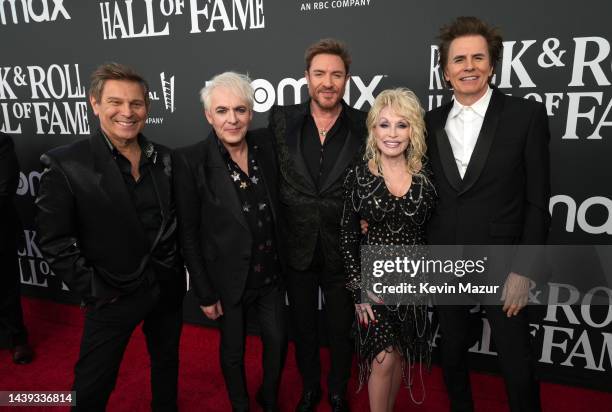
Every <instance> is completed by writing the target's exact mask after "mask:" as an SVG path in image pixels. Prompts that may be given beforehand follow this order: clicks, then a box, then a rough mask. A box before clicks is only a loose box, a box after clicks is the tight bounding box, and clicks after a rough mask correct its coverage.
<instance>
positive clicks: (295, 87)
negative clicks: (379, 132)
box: [251, 74, 386, 113]
mask: <svg viewBox="0 0 612 412" xmlns="http://www.w3.org/2000/svg"><path fill="white" fill-rule="evenodd" d="M385 76H386V75H383V74H378V75H375V76H374V77H372V79H371V80H370V81H369V82H368V83H367V84H366V82H364V80H362V78H361V77H359V76H351V78H350V80H349V82H348V83H347V84H346V90H345V92H344V101H345V102H346V103H347V104H349V105H351V106H352V107H354V108H355V109H361V108H362V107H363V106H364V105H365V104H366V103H368V104H370V105H372V103H374V92H375V91H376V87H377V86H378V84H379V83H380V81H381V80H382V79H383V78H384V77H385ZM251 85H252V86H253V89H254V90H255V105H254V107H253V110H254V111H256V112H259V113H261V112H266V111H268V110H270V108H272V106H273V105H274V104H279V105H284V104H297V103H300V102H301V101H302V89H305V88H306V79H305V78H304V77H302V78H300V79H293V78H291V77H287V78H284V79H282V80H281V81H279V82H278V85H277V86H276V88H275V87H274V86H273V85H272V83H270V82H269V81H268V80H266V79H256V80H253V81H252V82H251ZM355 87H356V88H357V93H359V97H357V99H356V100H355V99H354V97H355V93H354V92H355V90H354V88H355ZM286 89H288V90H289V91H288V92H287V90H286ZM285 97H289V101H287V102H285ZM351 100H353V101H351Z"/></svg>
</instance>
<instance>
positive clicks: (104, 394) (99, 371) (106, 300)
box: [36, 63, 185, 412]
mask: <svg viewBox="0 0 612 412" xmlns="http://www.w3.org/2000/svg"><path fill="white" fill-rule="evenodd" d="M89 99H90V103H91V105H92V108H93V111H94V113H95V115H96V116H97V117H98V118H99V120H100V129H99V130H98V131H97V132H95V133H94V134H93V135H92V136H91V137H90V138H89V139H86V140H81V141H77V142H75V143H72V144H70V145H67V146H61V147H58V148H55V149H53V150H51V151H49V152H48V153H46V154H44V155H43V156H42V157H41V161H42V163H43V165H44V166H45V171H44V173H43V176H42V179H41V183H40V190H39V196H38V199H37V201H36V204H37V207H38V214H37V224H38V236H39V243H40V249H41V251H42V253H43V255H44V257H45V259H47V261H48V262H49V264H50V266H51V269H52V270H53V272H54V273H55V274H56V275H58V276H59V277H60V278H61V279H62V280H63V281H64V282H65V283H66V284H67V285H68V287H69V288H70V290H72V291H73V292H75V293H77V294H78V295H79V296H80V297H81V299H82V300H83V302H84V304H85V305H86V314H85V324H84V327H83V337H82V340H81V349H80V354H79V359H78V362H77V364H76V366H75V370H74V374H75V377H74V385H73V390H74V391H76V407H75V410H80V411H87V412H91V411H103V410H105V407H106V403H107V401H108V398H109V396H110V394H111V391H112V390H113V388H114V386H115V380H116V378H117V373H118V371H119V365H120V363H121V359H122V356H123V352H124V350H125V348H126V346H127V344H128V341H129V339H130V336H131V334H132V332H133V330H134V328H136V327H137V326H138V324H139V323H140V322H142V321H144V323H143V331H144V333H145V337H146V340H147V347H148V350H149V355H150V358H151V390H152V403H151V406H152V409H153V410H154V411H175V410H176V409H177V379H178V344H179V338H180V333H181V326H182V298H183V295H184V291H185V274H184V269H183V265H182V261H181V259H180V256H179V253H178V243H177V241H176V228H177V223H176V216H175V211H174V203H173V198H172V165H171V157H170V151H169V149H167V148H165V147H164V146H161V145H158V144H156V143H153V142H151V141H149V140H147V139H146V138H145V137H144V136H143V135H142V134H141V133H140V132H141V131H142V129H143V127H144V125H145V120H146V119H147V112H148V107H149V100H148V85H147V83H146V82H145V80H144V79H143V78H142V77H141V76H140V75H138V74H137V73H136V72H134V71H133V70H132V69H131V68H129V67H126V66H123V65H120V64H117V63H110V64H104V65H102V66H100V67H98V69H96V71H95V72H94V73H93V74H92V77H91V86H90V90H89Z"/></svg>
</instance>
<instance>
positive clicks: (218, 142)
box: [210, 130, 251, 161]
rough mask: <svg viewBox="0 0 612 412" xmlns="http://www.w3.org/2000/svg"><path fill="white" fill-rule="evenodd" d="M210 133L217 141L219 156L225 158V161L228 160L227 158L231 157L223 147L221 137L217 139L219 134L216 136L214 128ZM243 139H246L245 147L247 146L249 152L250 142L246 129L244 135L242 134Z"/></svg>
mask: <svg viewBox="0 0 612 412" xmlns="http://www.w3.org/2000/svg"><path fill="white" fill-rule="evenodd" d="M210 133H211V134H212V136H213V138H214V139H215V141H216V142H217V147H219V152H220V153H221V156H223V159H225V160H226V161H229V159H231V156H230V153H229V151H228V150H227V148H226V147H225V145H224V144H223V142H221V139H219V136H217V133H215V131H214V130H212V131H211V132H210ZM244 140H245V141H246V144H247V147H248V148H249V153H250V152H251V150H250V149H251V143H250V139H249V132H248V131H247V134H246V136H244Z"/></svg>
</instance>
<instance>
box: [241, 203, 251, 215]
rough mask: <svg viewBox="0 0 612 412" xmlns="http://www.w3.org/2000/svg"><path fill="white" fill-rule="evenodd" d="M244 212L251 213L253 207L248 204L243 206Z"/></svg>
mask: <svg viewBox="0 0 612 412" xmlns="http://www.w3.org/2000/svg"><path fill="white" fill-rule="evenodd" d="M242 210H243V211H245V212H247V213H249V212H250V211H251V205H249V204H248V203H245V204H243V205H242Z"/></svg>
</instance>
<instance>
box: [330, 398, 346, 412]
mask: <svg viewBox="0 0 612 412" xmlns="http://www.w3.org/2000/svg"><path fill="white" fill-rule="evenodd" d="M329 404H330V405H331V410H332V412H351V409H350V408H349V404H348V402H347V401H346V399H345V398H344V396H341V395H330V396H329Z"/></svg>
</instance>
